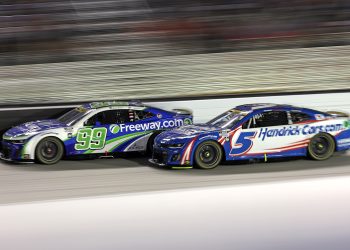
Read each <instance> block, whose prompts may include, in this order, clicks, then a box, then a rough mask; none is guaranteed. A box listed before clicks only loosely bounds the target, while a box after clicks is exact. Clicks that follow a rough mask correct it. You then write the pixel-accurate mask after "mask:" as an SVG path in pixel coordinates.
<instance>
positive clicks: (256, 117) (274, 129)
mask: <svg viewBox="0 0 350 250" xmlns="http://www.w3.org/2000/svg"><path fill="white" fill-rule="evenodd" d="M290 123H291V122H290V119H289V117H288V113H287V112H286V111H284V110H269V111H263V112H258V113H255V114H253V115H252V116H251V117H250V119H248V120H247V121H246V122H245V123H244V124H243V125H242V130H241V131H240V133H236V134H235V136H234V137H232V141H231V151H230V157H233V158H237V157H242V158H244V157H248V156H259V155H261V156H264V154H267V153H279V152H281V150H279V149H280V148H282V149H283V147H284V146H286V145H288V143H289V142H288V140H285V138H284V137H283V136H282V135H283V133H285V132H284V131H285V130H287V129H289V128H290V127H291V126H292V125H291V124H290Z"/></svg>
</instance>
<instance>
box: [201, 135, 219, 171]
mask: <svg viewBox="0 0 350 250" xmlns="http://www.w3.org/2000/svg"><path fill="white" fill-rule="evenodd" d="M222 155H223V152H222V149H221V147H220V145H219V144H218V143H216V142H214V141H205V142H202V143H201V144H199V145H198V147H197V148H196V151H195V153H194V162H195V165H196V167H198V168H201V169H213V168H216V167H217V166H218V165H219V164H220V162H221V159H222Z"/></svg>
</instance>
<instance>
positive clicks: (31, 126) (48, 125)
mask: <svg viewBox="0 0 350 250" xmlns="http://www.w3.org/2000/svg"><path fill="white" fill-rule="evenodd" d="M66 126H67V125H66V124H64V123H62V122H59V121H57V120H40V121H34V122H26V123H24V124H21V125H18V126H16V127H13V128H11V129H9V130H8V131H6V133H5V134H4V137H17V136H26V135H30V134H35V133H38V132H42V131H45V130H50V129H55V128H64V127H66Z"/></svg>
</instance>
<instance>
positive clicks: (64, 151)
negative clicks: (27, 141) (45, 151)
mask: <svg viewBox="0 0 350 250" xmlns="http://www.w3.org/2000/svg"><path fill="white" fill-rule="evenodd" d="M51 137H52V138H55V139H57V140H58V141H59V142H60V143H61V145H62V147H63V155H64V156H66V147H65V145H64V142H63V141H62V140H61V139H60V138H58V137H57V136H53V135H49V136H45V137H43V138H40V140H39V141H38V143H37V144H36V145H35V150H34V157H36V148H37V147H38V144H39V143H40V142H41V141H42V140H44V139H46V138H51Z"/></svg>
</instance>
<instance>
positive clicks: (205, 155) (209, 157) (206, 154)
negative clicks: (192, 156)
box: [199, 145, 218, 165]
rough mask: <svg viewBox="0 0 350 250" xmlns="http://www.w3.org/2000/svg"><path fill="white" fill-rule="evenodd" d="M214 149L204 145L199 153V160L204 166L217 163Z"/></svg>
mask: <svg viewBox="0 0 350 250" xmlns="http://www.w3.org/2000/svg"><path fill="white" fill-rule="evenodd" d="M216 151H217V150H216V148H215V147H213V146H211V145H204V146H203V147H202V148H201V149H200V151H199V158H200V159H201V161H202V162H203V163H205V164H208V165H212V164H214V163H215V162H216V161H217V157H218V156H217V152H216Z"/></svg>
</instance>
